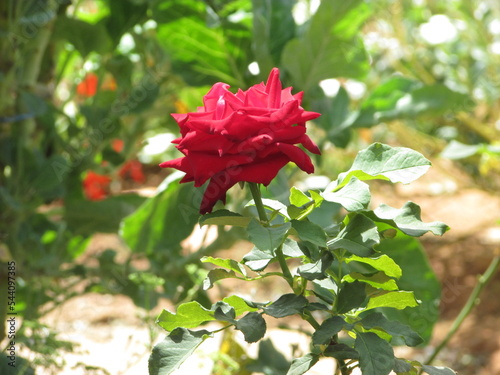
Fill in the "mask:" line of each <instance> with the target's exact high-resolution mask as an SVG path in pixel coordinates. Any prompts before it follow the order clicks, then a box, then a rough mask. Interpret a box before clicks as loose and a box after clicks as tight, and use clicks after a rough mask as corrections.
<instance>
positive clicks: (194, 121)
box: [160, 68, 320, 214]
mask: <svg viewBox="0 0 500 375" xmlns="http://www.w3.org/2000/svg"><path fill="white" fill-rule="evenodd" d="M228 88H229V85H227V84H225V83H220V82H219V83H216V84H215V85H213V87H212V88H211V89H210V91H209V92H208V93H207V95H205V97H204V99H203V104H204V105H203V107H198V110H197V112H191V113H185V114H179V113H173V114H172V116H173V117H174V119H175V120H176V121H177V123H178V125H179V127H180V132H181V137H180V138H178V139H175V140H174V141H172V143H174V144H177V146H176V147H177V149H178V150H179V151H181V152H182V153H183V154H184V157H181V158H178V159H175V160H170V161H166V162H163V163H161V164H160V167H162V168H176V169H179V170H181V171H183V172H185V173H186V175H185V176H184V178H183V179H182V180H181V183H184V182H190V181H194V185H195V186H201V185H203V184H204V183H205V182H206V181H208V180H209V184H208V186H207V189H206V190H205V194H204V196H203V200H202V203H201V207H200V213H202V214H204V213H207V212H211V211H212V209H213V206H214V205H215V203H216V202H217V201H218V200H221V201H223V202H225V199H226V192H227V190H228V189H230V188H231V187H232V186H233V185H235V184H236V183H237V182H240V181H247V182H254V183H260V184H264V185H266V186H267V185H269V184H270V183H271V181H272V179H273V178H274V177H276V175H277V173H278V172H279V170H280V169H281V168H283V167H284V166H285V165H286V164H287V163H288V162H290V161H292V162H294V163H295V164H296V165H297V166H298V167H299V168H300V169H302V170H304V171H305V172H307V173H312V172H313V171H314V166H313V164H312V162H311V159H310V157H309V156H308V155H307V154H306V153H305V152H304V151H303V150H302V149H301V148H299V147H297V146H296V145H302V146H303V147H304V148H305V149H306V150H308V151H310V152H312V153H314V154H319V153H320V151H319V149H318V147H317V146H316V144H314V142H312V141H311V139H310V138H309V137H308V136H307V135H306V121H308V120H312V119H314V118H316V117H318V116H320V114H319V113H316V112H308V111H305V110H304V109H303V108H302V107H301V106H300V104H301V101H302V94H303V93H302V92H299V93H297V94H295V95H292V93H291V92H292V88H291V87H288V88H285V89H282V86H281V81H280V79H279V70H278V69H277V68H274V69H273V70H272V71H271V73H270V74H269V78H268V80H267V83H266V84H264V83H260V84H258V85H254V86H252V87H250V88H249V89H248V90H247V91H242V90H241V89H239V90H238V92H237V93H236V94H233V93H231V92H230V91H229V90H228Z"/></svg>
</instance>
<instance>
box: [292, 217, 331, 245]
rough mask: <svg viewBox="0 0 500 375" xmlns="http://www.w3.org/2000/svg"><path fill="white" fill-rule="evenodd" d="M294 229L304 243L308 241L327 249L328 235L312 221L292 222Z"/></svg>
mask: <svg viewBox="0 0 500 375" xmlns="http://www.w3.org/2000/svg"><path fill="white" fill-rule="evenodd" d="M291 223H292V227H293V229H295V230H296V231H297V234H298V235H299V238H300V239H301V240H302V241H308V242H310V243H312V244H314V245H317V246H319V247H326V233H325V231H324V230H323V228H321V227H320V226H319V225H317V224H314V223H311V222H310V221H299V220H292V222H291Z"/></svg>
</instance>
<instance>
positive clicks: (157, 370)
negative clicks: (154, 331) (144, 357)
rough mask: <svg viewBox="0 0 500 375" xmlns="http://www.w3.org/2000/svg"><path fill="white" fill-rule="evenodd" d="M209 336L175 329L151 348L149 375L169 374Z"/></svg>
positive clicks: (203, 332) (202, 332) (203, 331)
mask: <svg viewBox="0 0 500 375" xmlns="http://www.w3.org/2000/svg"><path fill="white" fill-rule="evenodd" d="M211 336H212V333H211V332H209V331H206V330H201V331H190V330H188V329H185V328H176V329H175V330H174V331H172V332H170V334H169V335H168V336H167V337H166V338H165V339H164V340H163V341H162V342H160V343H159V344H157V345H155V347H154V348H153V351H152V352H151V355H150V357H149V361H148V362H149V364H148V367H149V375H168V374H171V373H172V372H174V371H175V370H177V369H178V368H179V366H180V365H181V364H182V363H183V362H184V361H185V360H186V359H187V358H188V357H189V356H190V355H191V354H192V353H193V352H194V351H195V350H196V348H197V347H198V346H199V345H200V344H201V343H202V342H203V341H205V340H206V339H207V338H208V337H211Z"/></svg>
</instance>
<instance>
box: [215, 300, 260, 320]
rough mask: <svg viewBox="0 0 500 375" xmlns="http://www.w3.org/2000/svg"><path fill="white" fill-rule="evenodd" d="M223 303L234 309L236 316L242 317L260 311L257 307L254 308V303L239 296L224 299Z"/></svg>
mask: <svg viewBox="0 0 500 375" xmlns="http://www.w3.org/2000/svg"><path fill="white" fill-rule="evenodd" d="M222 301H223V302H225V303H227V304H228V305H230V306H232V307H233V308H234V313H235V316H240V315H241V314H244V313H246V312H252V311H257V310H258V308H257V307H255V306H252V303H250V302H248V301H246V300H245V299H243V298H241V297H239V296H230V297H225V298H224V299H222Z"/></svg>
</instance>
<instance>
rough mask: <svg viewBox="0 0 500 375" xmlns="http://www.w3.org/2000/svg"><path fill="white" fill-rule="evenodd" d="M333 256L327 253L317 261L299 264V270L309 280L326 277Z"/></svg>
mask: <svg viewBox="0 0 500 375" xmlns="http://www.w3.org/2000/svg"><path fill="white" fill-rule="evenodd" d="M332 262H333V256H332V254H331V253H328V252H327V253H325V254H324V255H323V256H322V257H321V258H320V259H319V260H318V261H317V262H314V263H307V264H303V265H301V266H299V268H298V269H297V272H298V273H299V275H300V276H302V277H303V278H305V279H307V280H317V279H324V278H325V277H326V273H325V271H326V270H327V269H328V268H329V267H330V266H331V264H332Z"/></svg>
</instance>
